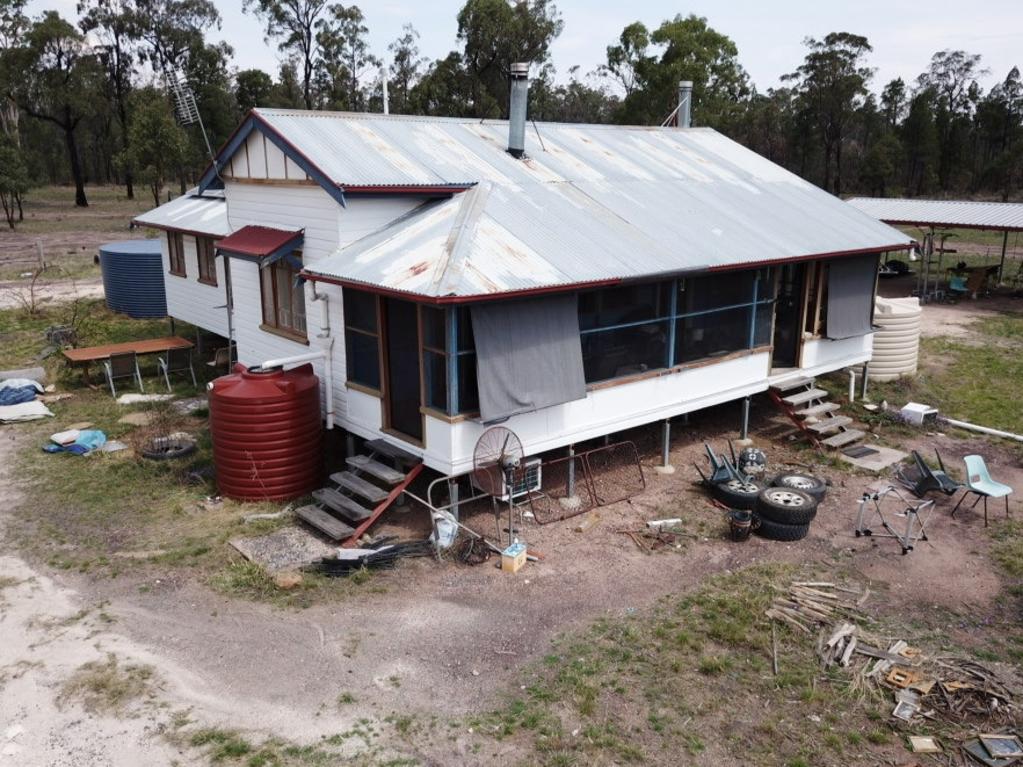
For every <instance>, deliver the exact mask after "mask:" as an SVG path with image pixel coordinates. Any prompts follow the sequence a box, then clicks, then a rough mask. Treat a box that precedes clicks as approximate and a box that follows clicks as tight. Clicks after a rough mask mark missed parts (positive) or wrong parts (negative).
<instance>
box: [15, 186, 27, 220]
mask: <svg viewBox="0 0 1023 767" xmlns="http://www.w3.org/2000/svg"><path fill="white" fill-rule="evenodd" d="M14 200H15V202H17V203H18V220H19V221H24V220H25V209H24V208H23V207H22V206H21V192H15V194H14Z"/></svg>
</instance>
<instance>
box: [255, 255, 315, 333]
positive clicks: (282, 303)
mask: <svg viewBox="0 0 1023 767" xmlns="http://www.w3.org/2000/svg"><path fill="white" fill-rule="evenodd" d="M301 257H302V254H301V252H299V251H295V252H294V253H292V254H290V255H289V256H288V257H287V258H282V259H279V260H277V261H275V262H274V263H272V264H270V265H269V266H264V267H260V269H259V285H260V292H261V293H262V300H263V327H264V329H269V330H275V331H278V332H280V333H283V334H285V335H288V336H292V337H294V338H296V339H298V340H301V341H306V340H307V337H306V324H305V287H304V286H303V285H302V283H301V282H300V281H299V280H298V273H299V271H300V270H301V268H302V267H301V261H300V259H301ZM296 260H297V264H298V265H295V263H292V262H293V261H296Z"/></svg>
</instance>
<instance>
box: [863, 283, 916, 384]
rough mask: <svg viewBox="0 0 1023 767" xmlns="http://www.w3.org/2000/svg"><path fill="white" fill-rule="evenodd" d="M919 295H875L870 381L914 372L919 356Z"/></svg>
mask: <svg viewBox="0 0 1023 767" xmlns="http://www.w3.org/2000/svg"><path fill="white" fill-rule="evenodd" d="M921 314H922V309H921V307H920V299H919V298H878V299H876V301H875V304H874V324H875V325H877V326H878V328H879V330H877V331H876V332H875V333H874V354H873V356H872V357H871V358H870V378H871V380H873V381H893V380H895V379H896V378H901V377H903V376H913V375H916V365H917V359H918V358H919V356H920V318H921Z"/></svg>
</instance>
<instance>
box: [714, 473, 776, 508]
mask: <svg viewBox="0 0 1023 767" xmlns="http://www.w3.org/2000/svg"><path fill="white" fill-rule="evenodd" d="M764 487H765V485H764V483H763V482H760V481H757V480H750V481H749V482H743V481H741V480H738V479H730V480H728V481H727V482H721V483H720V484H717V485H713V486H712V487H711V489H710V492H711V495H713V496H714V498H716V499H717V500H718V501H720V502H721V503H723V504H724V505H725V506H727V507H728V508H730V509H740V510H742V511H756V505H757V497H758V496H759V495H760V493H761V492H762V491H763V490H764Z"/></svg>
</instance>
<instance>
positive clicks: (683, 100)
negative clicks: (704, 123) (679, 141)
mask: <svg viewBox="0 0 1023 767" xmlns="http://www.w3.org/2000/svg"><path fill="white" fill-rule="evenodd" d="M692 115H693V81H692V80H682V81H681V82H679V84H678V123H677V125H678V127H679V128H688V127H690V126H691V125H692V119H693V117H692Z"/></svg>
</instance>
